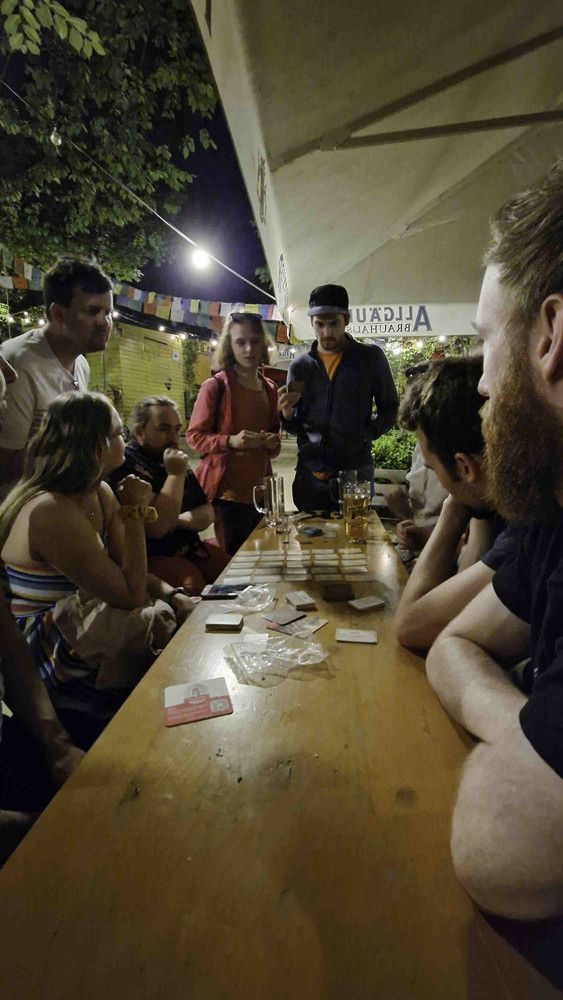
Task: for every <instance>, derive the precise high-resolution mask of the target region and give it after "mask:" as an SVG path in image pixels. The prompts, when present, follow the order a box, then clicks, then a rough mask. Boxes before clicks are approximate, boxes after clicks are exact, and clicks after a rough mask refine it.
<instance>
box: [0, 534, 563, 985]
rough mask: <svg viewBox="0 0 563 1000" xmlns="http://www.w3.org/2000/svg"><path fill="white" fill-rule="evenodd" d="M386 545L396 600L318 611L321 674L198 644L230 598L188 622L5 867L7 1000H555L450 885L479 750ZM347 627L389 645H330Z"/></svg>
mask: <svg viewBox="0 0 563 1000" xmlns="http://www.w3.org/2000/svg"><path fill="white" fill-rule="evenodd" d="M339 530H340V529H339ZM376 535H377V538H376V540H373V541H371V542H369V543H368V545H367V551H368V553H369V565H370V569H371V570H372V571H373V573H374V575H375V577H376V578H377V579H378V581H380V583H379V588H380V591H383V592H385V593H386V595H387V596H388V598H389V603H388V606H387V608H386V609H385V610H384V611H379V612H375V613H372V614H368V615H362V614H360V613H357V612H354V611H352V609H351V608H349V607H347V606H346V605H339V604H338V605H337V604H331V605H326V604H325V605H323V604H322V602H320V601H319V612H321V611H324V612H325V617H330V619H331V621H330V624H329V625H327V626H325V627H324V629H322V630H321V631H320V632H318V633H317V634H316V637H315V638H317V639H318V640H319V641H320V642H322V644H323V645H324V646H325V647H326V648H327V649H328V650H329V651H330V661H329V664H328V666H327V667H325V668H323V669H320V670H319V671H318V672H317V673H316V675H314V676H313V674H312V673H311V674H309V675H308V677H307V678H306V679H301V680H296V679H293V678H288V679H286V680H283V681H282V682H281V683H279V684H277V685H275V686H271V687H266V688H262V687H253V686H244V685H239V684H238V683H237V682H236V680H235V678H234V675H233V673H232V671H231V670H230V669H229V667H228V666H227V665H226V664H225V662H224V659H223V655H222V650H223V647H224V646H225V644H226V643H227V642H230V641H232V637H231V636H224V635H210V634H205V633H204V631H203V624H202V623H203V620H204V619H205V617H206V616H207V615H208V614H209V613H210V611H212V610H213V611H215V610H217V604H216V603H213V604H212V603H210V602H206V603H205V604H203V603H202V605H200V607H199V608H198V609H197V610H196V611H195V612H194V614H193V615H192V616H191V618H190V620H189V622H188V623H187V624H186V625H185V626H184V628H183V629H182V630H181V632H180V633H179V634H178V635H177V636H176V637H175V638H174V640H173V641H172V642H171V643H170V645H169V646H168V648H167V649H166V651H165V652H164V653H163V654H162V656H161V657H160V658H159V660H158V661H157V663H156V664H155V665H154V667H153V668H152V670H151V671H150V672H149V674H148V675H147V676H146V677H145V679H144V680H143V681H142V683H141V684H139V686H138V687H137V689H136V690H135V691H134V692H133V694H132V695H131V697H130V698H129V699H128V701H127V703H126V705H125V706H124V707H123V709H122V710H121V711H120V712H119V714H118V716H117V717H116V718H115V720H114V721H113V722H112V724H111V725H110V726H109V727H108V729H107V731H106V732H105V733H104V735H103V737H102V738H101V739H100V740H99V741H98V743H97V744H96V745H95V746H94V748H93V749H92V750H91V752H90V753H89V754H88V757H87V759H86V760H85V762H84V763H83V764H82V765H81V767H80V768H79V769H78V771H77V772H76V774H75V775H74V776H73V778H72V779H71V780H70V781H69V782H68V783H67V784H66V785H65V787H64V789H63V790H62V791H61V792H60V793H59V794H58V795H57V796H56V798H55V799H54V801H53V802H52V804H51V805H50V807H49V808H48V809H47V810H46V812H45V813H44V814H43V816H42V817H41V819H40V820H39V821H38V822H37V824H36V826H35V827H34V829H33V830H32V832H31V833H30V835H28V837H27V838H26V839H25V841H24V842H23V843H22V845H21V846H20V848H19V849H18V850H17V852H16V853H15V855H14V856H13V857H12V858H11V860H10V861H9V862H8V864H7V865H6V866H5V868H4V869H3V870H2V872H1V873H0V953H1V959H0V983H2V995H3V997H5V998H6V1000H39V998H41V1000H75V998H76V1000H78V998H80V1000H108V998H113V997H115V998H120V1000H157V998H158V1000H160V998H162V1000H187V998H194V1000H223V998H235V997H236V998H241V1000H243V998H244V1000H251V998H264V1000H278V998H279V1000H282V998H283V1000H288V998H315V1000H325V998H330V1000H332V998H339V1000H340V998H346V1000H356V998H366V1000H367V998H374V1000H375V998H377V1000H391V998H392V1000H419V998H428V1000H442V998H443V1000H458V998H459V1000H461V998H464V1000H465V998H471V1000H473V998H479V1000H499V998H506V997H518V998H520V997H528V996H532V995H533V996H538V997H539V996H540V995H541V997H542V998H546V997H548V996H549V997H551V996H552V995H553V996H554V995H559V994H555V993H553V994H552V993H551V992H550V990H551V987H546V984H545V983H544V982H543V980H542V982H541V984H540V985H541V988H542V992H541V994H540V993H539V992H538V993H536V992H533V991H532V986H533V983H534V982H535V980H534V976H535V973H534V972H533V970H532V971H531V970H530V969H529V967H528V966H527V965H526V966H525V967H524V962H523V960H522V959H521V958H520V957H519V956H518V955H517V954H516V953H515V952H513V951H512V950H511V949H510V948H509V946H508V945H506V944H505V942H504V941H503V940H502V939H501V938H500V937H499V936H498V935H497V934H496V933H495V932H494V931H493V929H492V928H491V926H490V925H489V923H488V922H487V921H485V920H484V919H483V917H482V916H481V915H480V914H479V913H478V912H476V910H475V909H474V907H473V905H472V903H471V901H470V900H469V898H468V897H467V896H466V894H465V892H464V891H463V889H462V888H461V887H460V885H459V884H458V882H457V881H456V878H455V875H454V872H453V869H452V864H451V860H450V854H449V849H448V830H449V820H450V815H451V809H452V800H453V797H454V793H455V788H456V784H457V780H458V774H459V769H460V767H461V765H462V763H463V760H464V758H465V756H466V753H467V749H468V747H469V746H470V745H471V744H470V740H469V738H468V737H467V736H465V735H464V734H462V733H461V732H460V730H459V729H458V728H457V727H456V726H455V725H454V724H453V723H452V722H451V721H450V720H449V719H448V718H447V716H446V714H445V713H444V712H443V710H442V709H441V707H440V705H439V704H438V702H437V700H436V698H435V696H434V694H433V693H432V691H431V690H430V688H429V686H428V684H427V681H426V679H425V675H424V667H423V663H422V661H421V660H420V659H419V658H417V657H416V656H414V655H412V654H410V653H408V652H407V651H405V650H404V649H402V648H401V647H400V646H398V645H397V643H396V641H395V638H394V635H393V629H392V625H393V613H394V608H395V606H396V602H397V597H398V595H399V593H400V589H401V586H402V584H403V582H404V571H403V569H402V567H401V565H400V563H399V561H398V560H397V558H396V556H395V553H394V550H393V548H392V547H391V546H390V545H389V544H388V543H387V542H386V541H384V540H383V533H382V531H376ZM342 544H344V540H343V539H342V538H341V537H338V538H336V539H335V540H332V539H331V540H319V541H318V542H315V543H314V545H315V547H326V546H331V547H335V546H339V545H342ZM290 545H291V546H292V547H295V546H296V545H297V542H296V541H295V538H292V540H291V542H290ZM260 546H261V547H262V548H277V547H280V548H281V547H282V543H281V540H280V539H279V537H277V536H275V535H274V534H273V533H272V532H271V531H270V530H268V529H264V528H258V529H257V530H256V531H255V532H254V534H253V535H252V537H251V538H250V539H249V541H248V543H247V545H246V548H247V549H254V548H257V547H260ZM299 586H301V584H298V585H291V589H296V587H299ZM303 586H304V587H305V588H306V589H307V591H309V592H310V593H311V594H318V586H316V585H315V584H313V583H312V582H310V581H307V583H306V584H304V585H303ZM355 587H356V591H357V594H358V595H359V596H361V595H362V594H365V593H369V592H373V590H374V589H377V586H375V587H374V584H366V583H363V584H361V585H355ZM287 589H288V585H287V584H281V585H280V592H281V591H283V590H287ZM247 621H248V622H249V624H251V625H253V627H255V628H258V629H259V628H261V627H263V623H262V621H261V619H258V617H256V618H253V619H247ZM343 624H344V625H350V626H356V627H366V625H367V624H369V625H370V626H371V627H376V628H377V630H378V633H379V644H378V645H377V646H359V645H354V646H351V645H342V644H337V643H336V642H335V641H334V628H335V626H336V625H343ZM212 676H224V677H225V678H226V679H227V683H228V686H229V689H230V692H231V696H232V700H233V704H234V714H233V715H231V716H225V717H222V718H217V719H211V720H207V721H204V722H199V723H197V724H193V725H187V726H179V727H176V728H173V729H166V728H165V727H164V725H163V690H164V688H165V686H167V685H169V684H172V683H180V682H182V681H183V680H186V679H188V678H194V679H205V678H209V677H212ZM531 983H532V986H531V985H530V984H531ZM546 989H547V992H546Z"/></svg>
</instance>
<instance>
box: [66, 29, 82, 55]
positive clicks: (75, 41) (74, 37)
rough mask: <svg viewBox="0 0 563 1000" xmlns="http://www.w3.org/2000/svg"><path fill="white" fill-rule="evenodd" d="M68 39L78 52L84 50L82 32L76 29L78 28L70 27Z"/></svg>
mask: <svg viewBox="0 0 563 1000" xmlns="http://www.w3.org/2000/svg"><path fill="white" fill-rule="evenodd" d="M68 40H69V42H70V44H71V45H72V47H73V49H76V51H77V52H81V51H82V35H81V34H80V32H79V31H77V30H76V28H71V29H70V34H69V36H68Z"/></svg>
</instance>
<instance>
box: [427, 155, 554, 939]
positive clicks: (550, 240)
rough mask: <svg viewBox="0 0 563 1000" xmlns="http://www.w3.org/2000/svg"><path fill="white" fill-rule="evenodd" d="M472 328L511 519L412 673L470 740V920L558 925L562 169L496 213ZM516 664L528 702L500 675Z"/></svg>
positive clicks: (464, 868)
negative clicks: (508, 544)
mask: <svg viewBox="0 0 563 1000" xmlns="http://www.w3.org/2000/svg"><path fill="white" fill-rule="evenodd" d="M485 264H486V265H487V268H486V272H485V276H484V279H483V286H482V290H481V296H480V301H479V306H478V312H477V320H476V323H475V327H476V330H477V333H478V334H479V336H480V338H481V339H482V341H483V353H484V369H483V377H482V379H481V382H480V391H481V392H482V394H483V395H484V396H486V397H488V402H487V404H486V407H485V410H486V413H485V423H484V432H485V440H486V455H487V463H488V474H489V479H490V484H491V494H492V497H491V499H492V502H493V503H494V506H495V508H496V509H497V510H498V511H499V512H500V513H501V514H502V515H503V516H505V517H507V518H510V519H522V523H521V525H520V526H519V528H518V530H517V533H516V539H515V544H514V548H513V551H512V553H511V555H510V557H509V558H507V559H506V560H505V562H504V564H503V565H502V566H501V567H500V569H498V571H497V573H496V575H495V576H494V578H493V580H492V581H491V583H489V584H488V586H487V587H485V588H484V590H482V591H481V592H480V593H479V594H478V595H477V596H476V597H475V598H474V600H473V601H471V603H470V604H469V605H467V607H466V608H465V609H464V610H463V611H462V612H461V614H460V615H459V616H458V617H457V618H455V619H454V620H453V621H452V622H451V623H450V625H448V627H447V628H446V629H445V630H444V632H442V633H441V635H440V636H439V638H438V639H437V640H436V642H435V643H434V646H433V647H432V649H431V651H430V653H429V656H428V660H427V673H428V677H429V679H430V682H431V683H432V685H433V687H434V688H435V690H436V692H437V694H438V696H439V698H440V700H441V701H442V703H443V705H444V706H445V708H446V709H447V710H448V712H449V713H450V714H451V715H452V716H453V717H454V718H455V719H456V720H457V721H458V722H459V723H461V724H462V725H463V726H465V728H466V729H467V730H469V732H471V733H473V735H474V736H476V737H477V739H478V740H480V741H481V742H480V743H479V745H478V746H477V747H476V749H475V750H473V752H472V753H471V755H470V757H469V759H468V761H467V764H466V766H465V769H464V773H463V777H462V780H461V784H460V788H459V793H458V798H457V802H456V805H455V809H454V815H453V824H452V853H453V859H454V864H455V867H456V871H457V873H458V876H459V878H460V879H461V881H462V882H463V884H464V885H465V887H466V888H467V890H468V892H469V893H470V894H471V895H472V896H473V898H474V899H475V900H476V902H477V903H478V904H479V905H480V906H482V907H483V908H484V909H486V910H490V911H492V912H494V913H497V914H500V915H503V916H507V917H512V918H515V919H521V920H533V919H541V918H545V917H553V916H556V915H559V914H561V913H562V912H563V780H562V779H563V509H562V507H563V161H561V162H560V163H559V164H558V165H556V166H555V167H554V168H553V169H552V171H550V173H549V174H548V175H547V177H546V178H545V179H544V180H543V181H542V182H541V183H540V184H539V186H538V187H537V188H535V189H533V190H530V191H527V192H525V193H524V194H522V195H520V196H519V197H517V198H515V199H513V200H512V201H511V202H509V203H508V204H507V205H506V206H504V207H503V208H502V209H501V210H500V212H499V213H498V215H497V217H496V219H495V221H494V223H493V226H492V239H491V243H490V246H489V249H488V251H487V254H486V257H485ZM527 656H531V665H532V673H533V680H532V686H531V691H530V692H529V694H528V695H526V694H524V693H522V691H520V690H519V689H518V688H516V687H515V686H514V685H513V684H512V683H511V681H510V679H509V677H508V674H507V673H506V672H505V669H506V668H507V667H509V666H511V665H512V664H513V663H515V662H517V661H519V660H522V659H524V658H525V657H527Z"/></svg>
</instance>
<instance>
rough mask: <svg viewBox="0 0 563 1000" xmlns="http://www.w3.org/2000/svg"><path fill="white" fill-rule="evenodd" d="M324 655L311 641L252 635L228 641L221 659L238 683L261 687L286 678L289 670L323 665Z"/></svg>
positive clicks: (289, 637)
mask: <svg viewBox="0 0 563 1000" xmlns="http://www.w3.org/2000/svg"><path fill="white" fill-rule="evenodd" d="M327 657H328V653H327V651H326V650H325V649H323V647H322V646H321V645H319V643H318V642H313V641H312V640H311V639H307V640H303V639H297V638H295V637H293V636H288V637H287V638H285V637H284V638H280V639H278V638H274V637H272V636H263V635H260V636H256V638H255V639H254V640H252V639H250V638H248V639H246V640H244V641H241V642H232V643H230V644H229V645H228V646H226V648H225V659H226V660H227V661H228V663H229V665H230V666H231V667H232V669H233V672H234V674H235V676H236V678H237V680H238V681H239V683H241V684H261V683H263V682H267V681H268V679H270V680H271V679H272V678H284V677H287V676H288V675H289V674H290V673H291V671H292V670H299V669H300V668H303V667H312V666H316V665H317V664H320V663H323V661H324V660H326V659H327Z"/></svg>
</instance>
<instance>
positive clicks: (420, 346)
mask: <svg viewBox="0 0 563 1000" xmlns="http://www.w3.org/2000/svg"><path fill="white" fill-rule="evenodd" d="M423 347H424V341H423V340H417V342H416V349H417V351H421V350H422V348H423Z"/></svg>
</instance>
